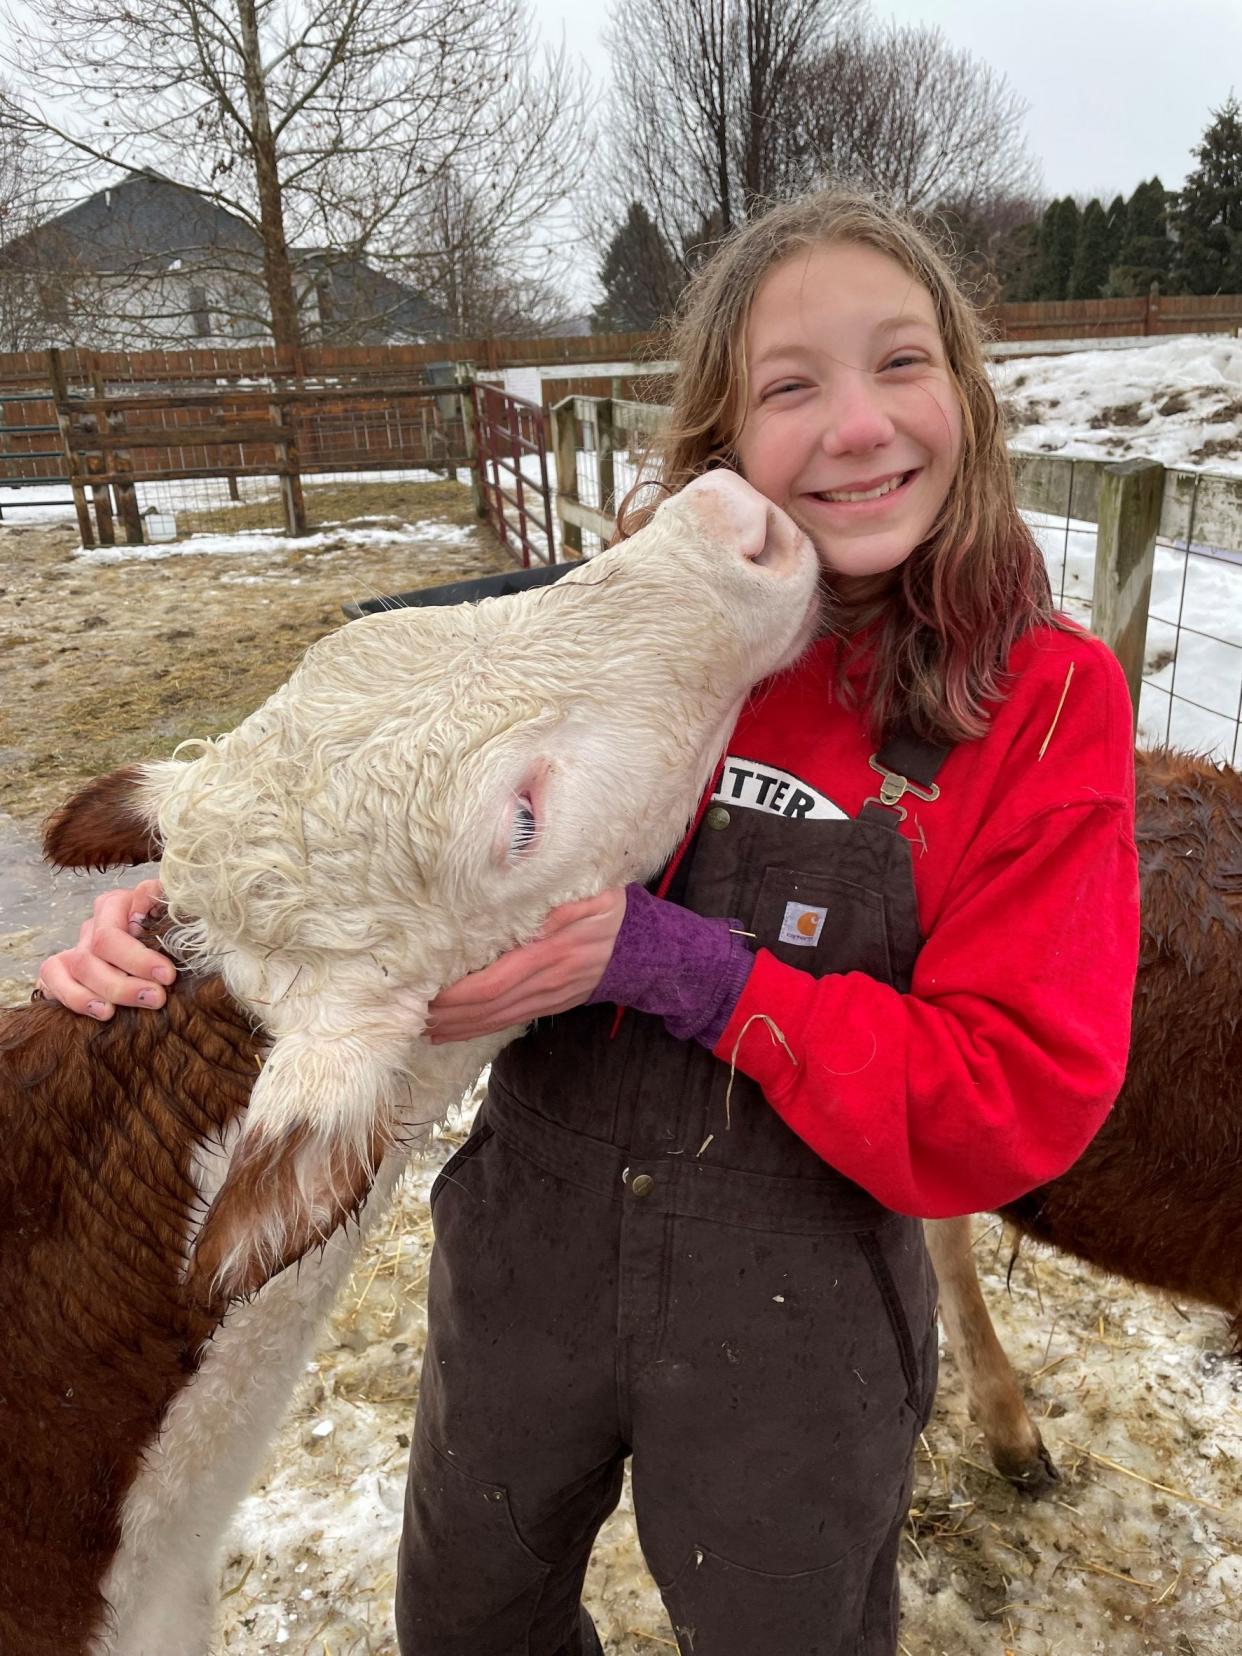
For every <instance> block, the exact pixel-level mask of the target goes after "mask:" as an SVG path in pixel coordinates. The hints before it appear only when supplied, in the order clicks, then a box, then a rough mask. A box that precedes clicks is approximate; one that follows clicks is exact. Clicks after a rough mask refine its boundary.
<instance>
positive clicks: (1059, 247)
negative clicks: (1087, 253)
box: [1035, 196, 1078, 299]
mask: <svg viewBox="0 0 1242 1656" xmlns="http://www.w3.org/2000/svg"><path fill="white" fill-rule="evenodd" d="M1077 246H1078V204H1077V203H1076V202H1075V200H1074V198H1073V196H1065V197H1064V198H1063V199H1062V200H1060V201H1052V202H1049V204H1048V208H1047V211H1046V212H1045V213H1044V216H1043V221H1042V222H1041V224H1040V226H1039V264H1038V266H1037V268H1036V272H1035V288H1036V292H1035V297H1036V298H1037V299H1064V298H1066V297H1067V296H1068V294H1069V284H1070V275H1071V272H1072V271H1073V268H1074V253H1075V250H1076V249H1077Z"/></svg>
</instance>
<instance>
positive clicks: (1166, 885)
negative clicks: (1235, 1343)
mask: <svg viewBox="0 0 1242 1656" xmlns="http://www.w3.org/2000/svg"><path fill="white" fill-rule="evenodd" d="M1137 765H1138V812H1137V826H1136V833H1137V839H1138V847H1139V859H1140V867H1141V870H1142V883H1143V904H1142V913H1143V929H1142V945H1141V953H1140V959H1139V975H1138V984H1137V988H1136V994H1135V1003H1134V1027H1133V1034H1132V1038H1131V1045H1130V1062H1129V1067H1128V1069H1127V1072H1126V1080H1125V1085H1124V1087H1123V1088H1122V1092H1121V1096H1120V1097H1119V1098H1118V1100H1117V1103H1116V1106H1115V1107H1114V1109H1113V1111H1112V1113H1111V1115H1110V1116H1109V1118H1108V1120H1107V1121H1106V1122H1105V1124H1104V1126H1103V1128H1102V1129H1101V1131H1100V1133H1099V1134H1098V1136H1097V1137H1096V1139H1095V1140H1094V1142H1093V1143H1092V1144H1091V1145H1089V1146H1088V1148H1087V1150H1086V1151H1085V1153H1084V1154H1083V1156H1082V1158H1081V1159H1080V1160H1079V1161H1078V1162H1077V1163H1076V1164H1075V1166H1074V1167H1072V1168H1071V1169H1070V1170H1069V1172H1068V1173H1066V1174H1064V1175H1063V1176H1062V1177H1061V1178H1059V1179H1056V1180H1054V1181H1053V1182H1052V1183H1051V1184H1047V1185H1044V1186H1042V1187H1041V1188H1040V1189H1038V1190H1034V1191H1032V1192H1031V1193H1030V1194H1029V1195H1028V1196H1024V1197H1023V1198H1022V1199H1021V1200H1020V1201H1018V1202H1015V1203H1013V1204H1012V1205H1011V1206H1010V1207H1007V1208H1006V1209H1005V1210H1004V1212H1005V1216H1006V1217H1007V1218H1009V1219H1012V1220H1013V1221H1014V1223H1015V1224H1016V1225H1018V1227H1019V1228H1020V1229H1021V1230H1023V1231H1025V1232H1027V1233H1028V1234H1029V1235H1031V1236H1035V1237H1038V1238H1039V1239H1040V1240H1041V1241H1044V1242H1049V1243H1051V1244H1052V1245H1053V1246H1054V1247H1057V1248H1061V1249H1063V1250H1064V1251H1065V1252H1067V1253H1072V1254H1076V1255H1077V1256H1078V1257H1079V1258H1080V1259H1085V1260H1087V1261H1088V1262H1089V1263H1091V1264H1093V1265H1098V1266H1100V1267H1101V1268H1102V1269H1104V1270H1106V1271H1110V1272H1112V1273H1114V1274H1115V1275H1117V1276H1123V1277H1128V1278H1129V1279H1130V1280H1131V1281H1132V1282H1140V1283H1145V1284H1147V1285H1148V1286H1150V1287H1153V1288H1163V1289H1165V1290H1167V1291H1168V1292H1170V1293H1173V1294H1181V1295H1185V1296H1186V1297H1188V1298H1190V1299H1196V1300H1202V1301H1206V1302H1207V1303H1208V1304H1210V1305H1216V1306H1220V1307H1221V1308H1222V1309H1223V1310H1225V1311H1227V1312H1229V1314H1230V1316H1232V1317H1233V1318H1234V1319H1235V1328H1236V1329H1237V1331H1238V1333H1239V1334H1240V1335H1242V1323H1240V1322H1238V1321H1237V1319H1239V1318H1240V1317H1242V775H1239V774H1238V773H1237V772H1236V771H1231V770H1229V769H1227V768H1226V767H1224V766H1216V765H1212V764H1210V763H1208V762H1207V761H1205V760H1202V759H1196V758H1191V757H1187V756H1186V755H1182V754H1175V753H1166V752H1160V751H1157V752H1151V753H1140V754H1138V755H1137ZM1052 1102H1053V1101H1051V1100H1050V1103H1052Z"/></svg>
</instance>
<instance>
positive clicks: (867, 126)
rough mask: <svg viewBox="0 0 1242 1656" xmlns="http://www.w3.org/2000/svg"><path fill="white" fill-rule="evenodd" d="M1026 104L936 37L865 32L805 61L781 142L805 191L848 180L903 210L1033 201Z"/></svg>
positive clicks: (1035, 178)
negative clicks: (813, 184) (816, 182)
mask: <svg viewBox="0 0 1242 1656" xmlns="http://www.w3.org/2000/svg"><path fill="white" fill-rule="evenodd" d="M1025 114H1026V105H1025V104H1024V103H1023V102H1022V100H1021V98H1019V97H1018V95H1017V94H1016V93H1015V92H1014V91H1013V89H1012V88H1011V87H1010V85H1009V83H1008V82H1007V81H1006V79H1005V77H1004V76H1003V75H999V74H997V73H996V71H995V70H993V69H991V68H989V67H988V65H987V64H985V63H983V62H981V61H980V60H979V59H978V58H976V57H975V56H973V54H971V53H970V52H968V51H964V50H959V49H958V48H955V47H953V46H951V45H950V44H949V43H948V41H947V40H946V39H945V38H944V36H943V35H942V34H941V32H940V30H939V29H935V28H928V27H926V26H918V27H906V28H900V27H898V26H897V25H896V24H889V25H888V26H887V27H885V28H881V29H875V28H873V27H871V26H869V25H868V26H864V27H862V28H859V29H856V30H854V31H850V32H846V33H842V34H841V35H840V36H839V37H838V38H837V39H836V40H835V41H834V42H833V44H832V46H831V47H830V49H829V50H828V51H827V52H826V53H825V54H824V55H823V56H822V57H821V58H820V59H818V60H817V61H815V62H811V63H807V64H804V65H803V66H802V69H801V81H800V84H799V86H798V87H797V88H796V89H795V91H794V96H793V100H792V109H791V123H790V132H789V134H788V135H787V142H788V144H789V148H790V150H791V152H792V155H793V156H794V157H796V161H795V162H794V165H796V166H799V167H800V168H801V170H802V171H803V172H804V174H805V175H806V177H807V182H810V181H812V180H813V179H816V178H824V177H832V178H840V179H847V180H850V181H852V182H855V183H858V184H861V185H863V186H865V187H866V188H868V189H871V190H874V191H876V192H877V193H879V194H881V195H883V196H884V197H886V198H887V199H888V200H889V201H892V202H894V203H895V204H896V205H897V206H900V207H902V208H905V209H906V210H907V211H911V212H917V213H924V214H927V213H931V212H933V211H935V210H937V209H938V208H940V207H941V206H942V204H944V203H946V202H953V203H954V204H955V207H956V209H957V210H958V211H961V210H963V209H968V210H970V211H976V210H981V209H982V208H983V207H984V206H985V204H986V203H988V202H995V201H996V200H998V199H1000V198H1004V197H1008V198H1018V199H1020V198H1023V197H1029V196H1033V195H1035V194H1037V193H1038V189H1039V172H1038V168H1037V167H1036V165H1035V164H1034V163H1033V161H1032V160H1031V158H1030V156H1029V155H1028V154H1027V151H1026V148H1025V141H1024V138H1023V131H1022V124H1023V120H1024V118H1025Z"/></svg>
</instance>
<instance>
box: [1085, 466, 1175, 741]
mask: <svg viewBox="0 0 1242 1656" xmlns="http://www.w3.org/2000/svg"><path fill="white" fill-rule="evenodd" d="M1163 500H1164V467H1163V466H1162V465H1161V464H1160V462H1159V461H1158V460H1120V461H1118V462H1117V463H1116V464H1114V465H1111V466H1105V467H1104V469H1103V473H1102V476H1101V478H1100V503H1099V536H1098V538H1097V540H1096V544H1095V598H1094V604H1093V614H1092V630H1093V631H1094V633H1095V635H1096V637H1097V638H1101V639H1103V641H1104V643H1105V644H1107V645H1108V647H1109V649H1110V650H1112V652H1113V653H1114V655H1116V657H1117V659H1118V660H1119V661H1120V662H1121V666H1122V669H1123V671H1124V672H1125V675H1126V682H1127V683H1128V684H1129V686H1130V699H1131V701H1132V702H1133V703H1134V720H1135V723H1136V724H1137V723H1138V707H1139V696H1140V694H1141V693H1142V688H1143V657H1144V654H1145V651H1146V647H1147V606H1148V604H1149V602H1150V600H1151V573H1152V565H1153V563H1154V561H1155V552H1156V531H1157V530H1158V529H1159V527H1160V508H1161V505H1162V503H1163Z"/></svg>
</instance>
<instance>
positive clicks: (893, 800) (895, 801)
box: [864, 753, 940, 822]
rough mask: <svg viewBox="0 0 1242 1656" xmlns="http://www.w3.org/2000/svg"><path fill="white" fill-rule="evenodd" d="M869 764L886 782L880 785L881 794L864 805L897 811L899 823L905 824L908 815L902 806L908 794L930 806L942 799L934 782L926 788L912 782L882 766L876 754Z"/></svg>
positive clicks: (873, 795) (869, 760) (875, 795)
mask: <svg viewBox="0 0 1242 1656" xmlns="http://www.w3.org/2000/svg"><path fill="white" fill-rule="evenodd" d="M867 763H868V764H869V765H870V766H871V769H872V770H873V771H877V772H878V773H879V774H880V775H881V776H882V777H883V778H884V780H883V781H882V782H881V783H880V791H879V793H878V794H872V796H871V797H870V799H867V800H865V801H864V804H866V805H883V806H884V807H885V808H886V809H887V810H890V811H895V812H896V813H897V820H898V821H899V822H904V821H905V820H906V816H907V814H908V813H907V811H906V808H905V806H904V805H902V804H901V800H902V799H903V798H904V797H905V795H906V794H913V795H914V797H915V799H921V800H923V802H924V803H925V804H930V803H931V802H932V801H933V800H935V799H939V798H940V789H939V788H938V787H937V786H936V784H935V783H934V782H932V783H930V784H929V785H928V786H927V787H926V788H925V787H923V786H922V785H921V784H920V783H918V782H911V780H910V778H909V777H908V776H902V775H901V773H900V771H891V770H889V769H888V768H887V766H885V765H882V764H881V763H880V761H879V758H878V756H877V755H876V754H874V753H873V754H872V755H871V757H870V759H868V761H867Z"/></svg>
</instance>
